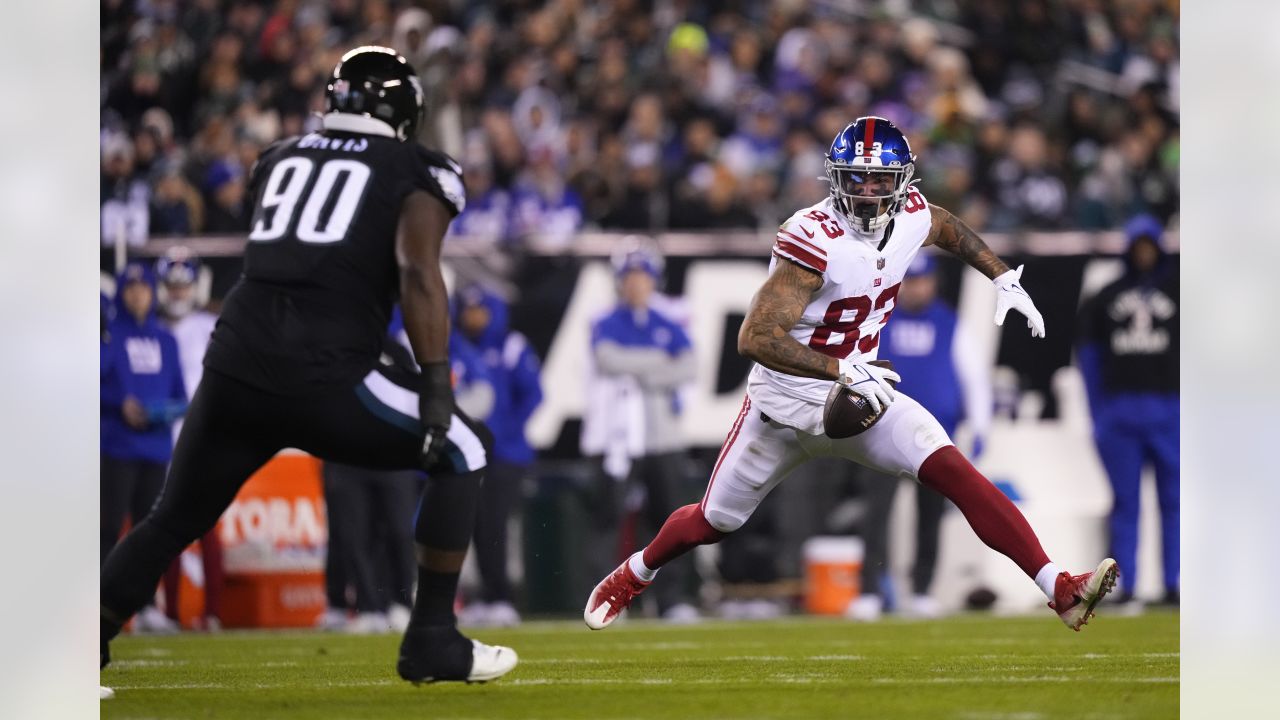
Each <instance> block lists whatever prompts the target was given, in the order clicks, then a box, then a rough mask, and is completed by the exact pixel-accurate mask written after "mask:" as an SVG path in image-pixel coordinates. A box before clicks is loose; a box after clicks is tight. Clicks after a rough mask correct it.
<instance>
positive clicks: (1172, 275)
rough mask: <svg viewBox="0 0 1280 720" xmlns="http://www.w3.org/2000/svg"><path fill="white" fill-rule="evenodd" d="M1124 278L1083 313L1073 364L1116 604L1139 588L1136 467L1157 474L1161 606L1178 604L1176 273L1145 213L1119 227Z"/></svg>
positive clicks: (1138, 484)
mask: <svg viewBox="0 0 1280 720" xmlns="http://www.w3.org/2000/svg"><path fill="white" fill-rule="evenodd" d="M1125 233H1126V235H1127V236H1128V238H1129V248H1128V250H1127V251H1126V252H1125V256H1124V261H1125V271H1124V275H1123V276H1122V277H1121V278H1120V279H1118V280H1116V281H1115V282H1113V283H1111V284H1110V285H1108V286H1106V287H1105V288H1103V289H1102V290H1101V291H1100V292H1099V293H1098V294H1097V295H1096V296H1095V297H1094V298H1093V299H1092V300H1091V301H1090V302H1089V303H1088V304H1086V305H1085V307H1083V308H1082V309H1081V312H1080V316H1081V321H1082V326H1083V327H1082V330H1081V334H1080V348H1079V360H1080V370H1081V372H1082V373H1083V375H1084V379H1085V387H1086V388H1087V390H1088V394H1089V406H1090V408H1091V409H1092V411H1093V437H1094V442H1095V443H1096V444H1097V447H1098V455H1099V457H1101V458H1102V464H1103V466H1104V467H1105V468H1106V471H1107V477H1108V478H1110V480H1111V488H1112V490H1113V491H1114V493H1115V501H1114V505H1113V506H1112V509H1111V554H1112V555H1113V556H1114V557H1115V558H1116V561H1117V562H1119V563H1120V568H1121V574H1120V592H1119V593H1118V594H1117V598H1116V600H1117V601H1118V602H1126V601H1132V600H1133V599H1134V597H1133V592H1134V588H1135V587H1136V586H1137V580H1138V573H1137V570H1138V567H1137V549H1138V510H1139V505H1140V499H1141V495H1142V493H1141V489H1142V471H1143V469H1144V468H1145V467H1147V466H1152V467H1154V469H1155V479H1156V495H1157V497H1158V498H1159V503H1160V545H1161V550H1162V551H1163V556H1164V563H1163V578H1162V579H1163V581H1164V597H1163V598H1162V600H1163V602H1165V603H1168V604H1173V605H1177V604H1178V599H1179V578H1180V565H1179V557H1180V554H1179V542H1180V538H1179V534H1178V522H1179V517H1180V505H1179V479H1180V462H1179V457H1180V456H1179V444H1180V441H1181V435H1180V431H1179V425H1178V419H1179V417H1180V413H1179V408H1180V404H1179V399H1178V397H1179V396H1178V335H1179V333H1178V321H1179V312H1178V304H1179V284H1178V270H1177V267H1176V266H1175V265H1174V264H1173V262H1172V260H1171V259H1170V258H1169V257H1167V256H1166V255H1165V254H1164V250H1163V248H1162V247H1161V235H1162V234H1163V228H1162V227H1161V225H1160V222H1159V221H1158V220H1157V219H1156V218H1154V217H1152V216H1151V215H1138V216H1135V217H1134V218H1132V219H1131V220H1130V221H1129V223H1128V225H1127V226H1126V227H1125Z"/></svg>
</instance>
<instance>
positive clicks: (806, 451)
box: [583, 117, 1119, 630]
mask: <svg viewBox="0 0 1280 720" xmlns="http://www.w3.org/2000/svg"><path fill="white" fill-rule="evenodd" d="M914 161H915V156H914V155H912V154H911V148H910V145H909V144H908V143H907V139H906V137H905V136H904V135H903V134H902V132H901V131H900V130H898V128H897V127H896V126H894V124H893V123H892V122H890V121H889V120H886V119H884V118H880V117H863V118H859V119H858V120H857V121H856V122H854V123H852V124H851V125H849V126H847V127H845V128H844V130H842V131H840V133H839V134H838V135H836V137H835V140H834V141H832V143H831V149H830V151H829V152H828V154H827V162H826V170H827V177H828V179H829V181H830V186H831V192H830V196H829V197H827V198H826V199H824V200H823V201H822V202H820V203H818V204H816V205H813V206H812V207H809V208H805V209H804V210H801V211H799V212H797V213H796V214H795V215H792V216H791V217H790V218H789V219H788V220H787V221H786V222H784V223H783V224H782V226H781V227H780V228H779V229H778V235H777V238H776V240H775V242H774V245H773V258H772V260H771V264H770V268H769V278H768V279H767V280H766V281H765V283H764V285H763V286H762V287H761V288H760V290H759V291H758V292H757V293H756V295H755V297H754V298H753V299H752V302H751V308H750V310H749V311H748V314H747V318H746V320H745V321H744V322H743V324H742V330H741V331H740V333H739V335H738V351H739V352H740V353H742V354H743V355H745V356H746V357H748V358H750V359H751V360H754V361H755V363H756V364H755V367H753V368H752V370H751V375H750V378H749V380H748V383H747V396H746V398H745V399H744V400H743V403H742V410H741V411H740V412H739V413H738V417H737V420H736V421H735V422H734V424H733V427H732V429H731V430H730V431H729V435H728V437H727V438H726V440H725V443H724V446H723V447H722V448H721V450H720V455H719V457H718V458H717V460H716V463H715V467H714V470H713V471H712V473H711V479H710V481H709V482H708V485H707V491H706V495H705V496H704V497H703V499H702V502H700V503H697V504H693V505H686V506H684V507H682V508H679V509H677V510H676V511H675V512H673V513H672V514H671V516H670V517H669V518H668V519H667V521H666V523H665V524H664V525H663V526H662V528H661V530H659V532H658V535H657V536H656V537H655V538H654V539H653V541H652V542H650V543H649V545H648V546H646V547H645V548H644V549H643V550H642V551H640V552H637V553H635V554H634V555H632V556H631V557H630V558H629V559H628V560H626V561H624V562H623V563H622V565H620V566H619V567H618V569H617V570H614V571H613V572H612V573H611V574H610V575H609V576H608V577H606V578H605V579H604V580H602V581H601V582H600V584H598V585H597V586H596V587H595V589H594V590H593V591H592V592H591V596H590V597H589V598H588V600H587V606H586V609H585V610H584V612H583V617H584V619H585V620H586V623H587V626H588V627H590V628H592V629H593V630H600V629H602V628H605V627H607V626H608V625H609V624H610V623H612V622H613V621H614V620H615V619H617V617H618V615H619V614H620V613H621V612H622V611H623V610H625V609H626V608H627V607H628V606H629V605H630V604H631V601H632V599H633V598H634V597H635V596H636V595H638V594H639V593H641V592H642V591H644V589H645V588H646V587H648V586H649V584H650V583H651V582H652V581H653V578H654V575H655V573H656V572H657V570H658V568H660V567H662V566H663V565H664V564H666V563H667V562H670V561H671V560H672V559H673V558H676V557H678V556H680V555H682V554H684V553H686V552H688V551H689V550H691V549H693V548H694V547H696V546H698V545H704V544H709V543H714V542H718V541H719V540H720V539H721V538H723V537H724V536H725V535H726V534H728V533H731V532H733V531H735V530H737V529H738V528H740V527H742V525H743V523H745V522H746V521H747V519H748V518H749V517H750V516H751V513H752V512H754V511H755V509H756V508H757V507H758V506H759V505H760V502H761V501H763V500H764V498H765V496H767V495H768V494H769V491H771V490H772V489H773V488H774V487H775V486H777V484H778V483H779V482H781V481H782V479H783V478H785V477H786V476H787V475H788V474H789V473H790V472H791V471H792V470H793V469H795V468H796V467H797V466H798V465H800V464H801V463H803V462H804V461H806V460H808V459H810V458H815V457H827V456H836V457H842V458H846V459H848V460H852V461H854V462H857V463H861V464H863V465H866V466H869V467H871V468H874V469H876V470H879V471H881V472H884V473H887V474H890V475H906V476H910V477H914V478H916V479H918V480H919V482H921V483H923V484H924V485H926V486H928V487H931V488H933V489H934V490H937V491H938V492H940V493H941V494H943V495H944V496H946V497H947V498H949V499H950V500H951V501H952V502H954V503H955V504H956V506H957V507H959V508H960V510H961V512H962V513H963V514H964V516H965V519H966V520H968V521H969V524H970V526H971V527H972V528H973V529H974V532H976V533H977V535H978V537H979V538H981V539H982V541H983V542H985V543H986V544H987V545H988V546H990V547H991V548H993V549H995V550H997V551H999V552H1000V553H1003V554H1004V555H1006V556H1007V557H1009V559H1011V560H1013V561H1014V562H1015V563H1017V564H1018V566H1019V567H1020V568H1021V569H1022V570H1023V571H1024V572H1025V573H1026V574H1027V575H1028V576H1029V577H1030V578H1032V579H1033V580H1034V581H1035V583H1036V585H1037V586H1039V587H1040V589H1041V590H1042V591H1043V592H1044V593H1045V595H1046V597H1047V598H1048V599H1049V606H1050V607H1051V608H1053V609H1054V610H1055V611H1056V612H1057V613H1058V616H1059V617H1060V618H1061V619H1062V621H1063V622H1064V623H1065V624H1066V625H1067V627H1069V628H1071V629H1073V630H1079V629H1080V628H1081V626H1083V625H1084V624H1085V623H1086V622H1087V621H1088V620H1089V618H1090V617H1091V616H1092V615H1093V612H1094V609H1095V606H1096V605H1097V603H1098V601H1099V600H1100V599H1101V598H1102V596H1103V595H1105V594H1106V593H1107V592H1109V591H1110V590H1111V588H1112V587H1113V586H1114V584H1115V581H1116V577H1117V575H1118V572H1119V571H1118V569H1117V567H1116V563H1115V561H1114V560H1112V559H1110V558H1107V559H1105V560H1103V561H1102V562H1101V563H1100V564H1099V565H1098V567H1097V568H1096V569H1095V570H1093V571H1092V572H1087V573H1084V574H1081V575H1071V574H1070V573H1067V572H1065V571H1062V570H1061V569H1060V568H1059V567H1058V566H1057V565H1055V564H1054V563H1053V562H1051V561H1050V560H1049V557H1048V555H1046V554H1045V552H1044V550H1043V549H1042V548H1041V547H1040V541H1039V540H1038V539H1037V538H1036V535H1035V533H1034V532H1033V531H1032V529H1031V526H1030V525H1029V524H1028V523H1027V521H1026V519H1025V518H1024V517H1023V515H1022V513H1021V512H1020V511H1019V510H1018V508H1017V507H1016V506H1015V505H1014V504H1013V503H1012V502H1010V500H1009V499H1008V498H1007V497H1005V496H1004V494H1003V493H1001V492H1000V491H999V490H998V489H996V487H995V486H994V485H992V484H991V482H989V481H988V480H987V479H986V478H985V477H983V476H982V474H981V473H979V472H978V471H977V470H976V469H974V467H973V465H971V464H970V463H969V461H968V460H966V459H965V457H964V456H963V455H961V454H960V452H959V451H958V450H957V449H956V447H955V445H954V444H953V443H952V442H951V439H950V438H949V437H947V434H946V432H945V431H944V430H943V429H942V427H941V426H940V425H939V424H938V421H937V420H935V419H934V418H933V416H932V415H931V414H929V412H928V411H927V410H925V409H924V408H923V407H922V406H921V405H920V404H919V403H917V402H916V401H915V400H913V399H912V398H910V397H908V396H907V395H905V394H903V393H898V392H895V390H894V388H893V387H892V386H891V385H890V381H893V382H897V381H899V380H900V378H899V377H898V375H897V374H896V373H894V372H893V371H892V370H887V369H884V368H881V367H877V366H875V365H870V364H869V363H870V362H871V361H872V360H875V359H876V353H877V350H878V348H879V343H880V329H881V328H882V327H883V326H884V324H885V323H887V322H888V321H889V316H890V315H891V314H892V313H893V307H894V299H895V297H896V296H897V293H898V285H899V283H900V282H901V281H902V278H903V275H904V274H905V273H906V270H907V267H908V266H909V265H910V264H911V259H912V258H913V257H915V255H916V253H917V252H919V251H920V248H921V247H923V246H925V245H934V246H936V247H938V248H941V249H943V250H946V251H948V252H951V253H953V254H955V255H957V256H958V257H960V258H961V259H963V260H964V261H965V262H966V263H968V264H969V265H970V266H971V267H974V268H976V269H977V270H978V271H979V272H981V273H983V274H984V275H986V276H987V277H988V278H991V280H992V282H993V284H994V285H995V292H996V315H995V322H996V324H997V325H1002V324H1004V319H1005V316H1006V315H1007V314H1008V312H1009V310H1016V311H1018V312H1019V313H1021V314H1022V315H1023V316H1025V317H1026V320H1027V326H1028V327H1029V328H1030V329H1031V334H1032V335H1033V336H1036V337H1044V320H1043V319H1042V318H1041V316H1040V313H1039V311H1037V310H1036V307H1035V304H1034V303H1032V301H1031V297H1030V296H1029V295H1027V292H1026V291H1025V290H1024V289H1023V288H1022V285H1021V284H1020V282H1019V279H1020V277H1021V275H1022V268H1021V267H1019V268H1018V269H1016V270H1011V269H1010V268H1009V267H1008V266H1007V265H1005V264H1004V263H1003V262H1001V260H1000V258H998V257H996V255H995V254H994V253H992V252H991V250H990V249H989V248H988V247H987V246H986V244H985V243H984V242H983V241H982V239H981V238H979V237H978V235H977V234H976V233H974V232H973V230H971V229H969V227H968V226H966V225H965V224H964V223H963V222H961V221H960V220H959V219H958V218H956V217H955V216H954V215H952V214H951V213H949V212H947V211H946V210H944V209H942V208H940V207H938V206H936V205H930V204H929V203H928V202H927V201H926V200H925V199H924V195H923V194H921V193H920V191H919V190H918V189H916V188H915V187H913V186H912V182H911V177H912V174H913V172H914V170H915V164H914ZM833 382H836V383H840V384H842V385H844V386H846V387H847V388H849V390H851V391H852V392H854V393H857V394H858V395H861V396H862V397H863V398H865V399H866V401H867V402H868V403H869V404H870V405H871V406H872V407H873V408H874V409H875V410H876V411H877V412H879V411H880V410H881V409H883V412H884V414H883V416H882V417H881V418H880V419H879V421H878V422H877V423H876V424H874V425H872V426H871V427H870V428H869V429H867V430H866V431H865V432H863V433H861V434H858V435H855V436H853V437H846V438H843V439H838V440H837V439H832V438H830V437H828V436H827V435H826V434H825V433H824V425H823V409H824V405H825V401H826V398H827V394H828V391H829V390H830V389H831V385H832V383H833Z"/></svg>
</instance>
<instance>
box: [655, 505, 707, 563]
mask: <svg viewBox="0 0 1280 720" xmlns="http://www.w3.org/2000/svg"><path fill="white" fill-rule="evenodd" d="M724 535H725V534H724V533H722V532H720V531H719V530H717V529H715V528H713V527H711V523H709V522H707V519H706V518H705V517H703V515H702V508H701V507H699V506H698V504H697V503H694V504H692V505H685V506H684V507H682V508H677V509H676V511H675V512H673V513H671V516H670V517H668V518H667V521H666V522H665V523H663V524H662V529H661V530H659V531H658V536H657V537H655V538H654V539H653V541H652V542H650V543H649V545H648V546H647V547H645V549H644V555H643V556H642V557H643V558H644V564H645V567H648V568H651V569H653V570H657V569H658V568H660V567H662V566H663V565H666V564H667V563H669V562H671V561H672V560H675V559H676V558H678V557H680V556H681V555H683V554H685V553H687V552H689V551H690V550H692V549H694V548H695V547H697V546H699V545H710V544H711V543H716V542H720V538H723V537H724Z"/></svg>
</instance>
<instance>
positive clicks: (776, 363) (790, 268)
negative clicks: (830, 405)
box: [738, 259, 840, 380]
mask: <svg viewBox="0 0 1280 720" xmlns="http://www.w3.org/2000/svg"><path fill="white" fill-rule="evenodd" d="M821 288H822V276H821V275H819V274H817V273H815V272H813V271H812V270H807V269H805V268H802V267H800V266H799V265H797V264H796V263H793V262H791V261H790V260H782V259H779V260H778V264H777V266H776V267H774V269H773V273H772V274H771V275H769V279H768V280H766V281H765V283H764V285H763V286H761V288H760V290H759V291H758V292H757V293H756V295H755V297H753V298H751V308H750V309H749V310H747V318H746V320H744V321H743V323H742V329H741V330H740V331H738V353H739V354H741V355H743V356H744V357H747V358H749V359H751V360H754V361H756V362H758V363H760V364H761V365H763V366H765V367H767V368H769V369H770V370H776V371H778V372H783V373H787V374H788V375H797V376H800V377H812V378H820V379H822V380H835V379H837V378H838V377H839V376H840V369H839V368H840V363H839V361H838V360H836V359H835V358H833V357H827V356H826V355H823V354H822V353H820V352H818V351H816V350H812V349H810V348H808V347H806V346H805V345H803V344H801V343H800V341H798V340H796V339H795V338H793V337H791V335H789V334H788V333H789V332H790V331H791V328H792V327H793V326H795V324H796V322H797V321H798V320H799V319H800V315H801V314H802V313H803V312H804V308H805V306H806V305H808V304H809V300H810V299H811V298H812V297H813V294H814V293H815V292H817V291H818V290H820V289H821Z"/></svg>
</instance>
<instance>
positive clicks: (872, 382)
mask: <svg viewBox="0 0 1280 720" xmlns="http://www.w3.org/2000/svg"><path fill="white" fill-rule="evenodd" d="M890 380H892V381H894V382H896V383H898V382H902V376H900V375H898V373H896V372H894V371H892V370H887V369H885V368H882V367H876V366H875V365H868V364H866V363H856V362H853V361H851V360H841V361H840V380H839V382H840V384H841V385H844V386H845V387H847V388H849V389H850V390H852V391H853V392H855V393H857V394H859V395H861V396H862V397H863V399H865V400H866V401H867V402H868V403H870V404H871V407H872V408H873V409H874V410H875V411H876V414H877V415H878V414H879V413H880V411H881V409H882V408H886V407H889V403H891V402H893V398H894V397H895V395H896V393H895V392H894V391H893V386H892V385H890V384H889V381H890Z"/></svg>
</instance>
